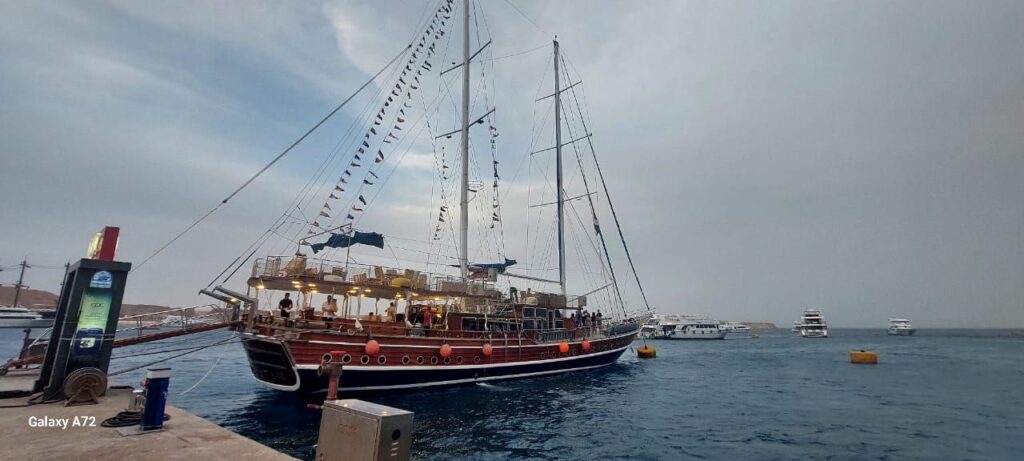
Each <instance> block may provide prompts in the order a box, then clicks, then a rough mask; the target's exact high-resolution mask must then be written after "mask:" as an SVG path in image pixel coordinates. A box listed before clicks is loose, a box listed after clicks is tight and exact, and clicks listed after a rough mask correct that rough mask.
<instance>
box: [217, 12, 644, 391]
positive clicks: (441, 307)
mask: <svg viewBox="0 0 1024 461" xmlns="http://www.w3.org/2000/svg"><path fill="white" fill-rule="evenodd" d="M461 10H462V11H461V13H462V23H463V24H462V25H463V32H464V40H463V43H462V45H463V46H462V62H461V64H459V65H457V66H455V67H453V69H454V68H458V67H460V66H461V67H462V69H463V72H462V101H461V103H462V104H461V109H462V114H461V127H460V128H459V129H457V130H454V131H452V132H450V133H446V134H442V135H439V136H437V137H436V138H435V139H438V138H442V137H451V136H452V135H454V134H460V135H461V172H460V173H461V184H460V186H459V191H460V193H459V235H458V236H459V245H458V247H457V250H458V265H457V266H456V265H452V266H451V267H452V268H453V269H454V267H458V274H457V275H456V274H445V273H428V272H426V271H421V270H414V269H412V268H386V267H383V266H380V265H362V264H357V263H355V262H353V261H352V260H351V258H349V257H348V254H347V251H349V249H350V248H351V247H352V246H353V245H360V244H361V245H369V246H376V247H379V248H383V238H384V236H383V235H381V234H377V233H373V232H360V231H356V230H355V222H354V221H355V220H354V216H353V214H352V213H357V212H358V213H361V212H362V211H363V210H364V209H365V207H366V205H367V200H366V199H365V198H364V195H362V194H360V193H358V192H356V194H358V199H357V201H356V203H355V205H354V206H353V207H352V209H351V210H352V211H348V210H346V211H344V212H343V213H348V216H347V218H346V220H345V222H344V223H343V224H342V225H340V226H337V227H334V228H330V227H329V226H322V225H321V224H320V223H319V222H317V221H314V222H313V223H312V226H311V228H310V230H309V233H308V235H307V236H306V237H304V238H303V239H302V241H301V242H300V245H301V246H300V251H299V252H298V253H297V254H296V255H293V256H267V257H262V258H258V259H256V260H255V262H254V264H253V267H252V271H251V273H250V274H249V277H248V280H247V286H248V290H247V292H246V293H244V294H243V293H237V292H234V291H232V290H228V289H225V288H223V287H220V286H218V287H216V288H215V289H214V290H215V291H217V292H220V295H217V294H216V293H214V292H211V291H206V290H204V293H207V294H210V295H212V296H220V298H224V297H225V296H227V297H229V298H230V300H231V301H233V302H243V303H244V304H245V305H246V306H247V309H246V313H245V315H244V316H243V319H242V322H241V324H240V325H241V326H240V327H239V330H240V334H241V337H242V339H243V344H244V347H245V351H246V353H247V356H248V360H249V364H250V367H251V370H252V373H253V376H255V378H256V379H257V380H258V381H259V382H261V383H263V384H265V385H266V386H269V387H271V388H274V389H278V390H282V391H300V392H303V393H317V392H322V391H324V390H325V389H326V387H327V378H326V377H325V376H321V373H320V367H321V365H322V363H323V361H324V360H325V357H328V356H329V357H331V358H332V360H337V361H340V362H341V363H342V364H343V370H344V372H343V375H342V378H341V380H340V388H341V391H342V392H346V391H348V392H358V391H393V390H398V389H410V388H423V387H432V386H444V385H456V384H465V383H476V382H489V381H496V380H506V379H514V378H527V377H534V376H542V375H548V374H554V373H563V372H576V371H583V370H589V369H594V368H598V367H604V366H607V365H610V364H612V363H614V362H616V360H617V359H618V358H619V357H620V356H621V355H622V353H623V352H625V351H626V349H627V348H628V347H629V346H630V344H631V343H632V342H633V340H634V339H635V338H636V336H637V332H638V324H637V323H636V322H634V321H632V320H631V319H627V318H626V314H625V309H624V307H623V305H622V296H621V293H620V291H619V285H618V282H617V281H616V280H615V279H614V272H611V282H609V283H607V284H605V285H604V286H601V287H599V288H597V289H595V290H592V291H591V292H589V293H587V295H591V294H593V293H595V292H598V291H600V290H607V291H611V290H614V296H611V295H609V296H607V297H606V298H607V299H611V300H612V301H613V302H614V304H616V305H604V306H599V305H591V306H590V308H591V309H600V308H601V307H603V308H604V310H605V312H609V313H613V312H618V313H621V315H619V318H618V319H616V320H611V319H610V318H611V316H609V318H608V319H602V318H601V317H597V316H594V317H590V316H584V315H583V311H584V310H585V309H587V308H588V298H587V295H576V296H574V295H567V294H566V257H565V252H566V251H565V248H566V243H565V225H564V222H565V211H564V208H565V207H564V206H565V204H566V202H567V200H569V199H566V198H565V197H564V196H563V195H564V189H563V184H562V182H563V171H562V147H563V146H564V145H567V144H570V143H572V142H575V141H579V140H582V139H587V140H588V141H589V136H585V137H581V138H579V139H577V140H575V141H570V142H568V143H563V142H562V134H561V131H562V121H561V116H562V107H561V99H562V93H563V92H564V91H566V90H568V89H569V88H571V87H572V86H574V85H575V84H573V85H569V86H568V87H566V88H563V87H562V85H561V83H560V80H559V75H560V72H561V69H559V65H560V56H559V51H558V42H557V40H556V41H555V42H554V75H555V77H554V93H553V94H552V95H551V96H553V97H554V113H555V129H554V131H555V146H554V147H553V148H551V149H544V150H554V151H555V164H556V185H555V189H556V193H557V200H556V202H555V203H554V205H556V214H557V248H558V272H559V279H558V280H546V279H543V278H539V277H533V276H527V275H522V274H515V273H513V272H512V271H511V270H510V269H509V267H510V266H512V265H514V264H516V261H514V260H511V259H507V258H503V259H504V262H501V263H492V264H477V263H471V262H470V258H469V210H470V195H469V194H470V193H471V192H474V191H473V189H474V187H473V186H472V184H471V182H470V181H469V177H470V163H469V159H470V149H469V130H470V128H471V127H473V126H474V125H477V124H482V123H483V121H484V120H485V118H486V117H487V116H488V115H490V114H492V113H493V112H494V110H493V109H491V111H490V112H488V113H487V114H485V115H484V116H483V117H480V118H478V119H475V120H471V119H470V115H469V112H470V72H469V68H470V63H471V60H472V59H473V57H474V56H476V55H477V54H479V53H480V51H477V53H475V54H473V55H471V54H470V33H469V31H470V8H469V1H468V0H465V1H464V2H463V4H462V8H461ZM454 12H455V7H454V6H453V0H443V1H442V2H440V7H439V8H438V9H437V10H436V12H435V14H434V17H433V20H432V21H431V22H430V24H429V25H426V26H424V30H423V34H422V35H421V37H420V38H419V42H418V44H417V45H415V47H413V46H412V45H410V47H409V48H408V50H407V51H408V54H406V55H405V56H406V57H407V58H408V61H407V64H406V65H405V68H404V70H403V71H402V72H401V73H400V74H397V73H396V74H395V78H394V80H393V82H394V83H395V85H394V87H393V89H392V90H391V95H390V96H388V97H387V99H386V101H385V102H384V104H383V107H381V110H380V111H379V112H378V113H377V116H376V117H375V119H374V120H372V122H373V124H372V125H370V127H369V128H368V131H367V133H366V136H365V138H364V139H365V140H363V141H362V143H361V144H360V145H359V147H358V150H357V151H356V152H355V156H354V160H353V161H352V162H351V163H350V168H347V169H346V170H345V172H344V173H343V174H342V176H341V177H340V179H339V183H338V184H337V185H336V186H335V188H334V190H332V191H331V194H330V199H332V200H333V199H337V198H338V196H339V195H341V194H343V193H345V192H346V190H347V189H346V186H348V185H350V184H353V183H354V181H355V180H354V179H352V181H353V183H350V182H349V180H350V178H353V175H352V174H351V171H350V170H351V169H357V168H364V164H368V165H369V167H368V168H370V169H369V170H368V171H369V173H368V175H367V176H366V179H364V180H363V183H362V185H358V186H356V187H358V188H362V187H370V186H373V184H374V179H376V178H377V174H375V173H374V172H373V171H374V170H373V169H372V168H373V166H374V165H375V164H379V163H381V161H382V160H384V157H385V153H384V151H383V150H377V152H376V156H374V155H373V151H374V150H375V149H373V148H371V144H370V142H371V140H373V139H378V138H379V137H383V133H384V132H385V131H387V130H386V129H382V130H381V132H380V134H378V132H377V130H378V129H379V128H378V127H385V126H387V123H383V121H385V120H396V121H397V122H398V123H402V122H404V118H405V116H406V110H407V109H411V107H412V106H411V105H409V104H407V103H406V102H405V101H406V100H407V99H411V95H412V93H411V90H412V89H415V88H417V84H418V83H419V82H420V79H419V76H420V75H422V74H423V73H424V72H430V71H431V70H434V69H433V68H432V65H431V64H430V63H429V61H427V58H429V57H431V56H433V54H434V49H435V48H434V47H435V43H436V41H437V39H439V38H440V37H442V36H443V35H444V29H443V27H444V26H445V25H446V24H447V22H446V21H447V20H448V19H450V18H451V17H452V16H453V15H454V14H455V13H454ZM432 39H433V40H432ZM414 43H416V42H414ZM487 44H490V42H487ZM487 44H485V45H483V47H481V50H482V49H483V48H485V47H486V46H487ZM449 70H452V69H449ZM446 72H447V71H446ZM384 88H387V87H384ZM385 91H387V90H385ZM403 96H408V97H409V98H403ZM542 99H543V98H542ZM581 116H582V113H581ZM395 127H396V129H397V128H400V125H395ZM584 129H585V127H584ZM493 130H494V128H493V126H492V131H493ZM389 138H393V139H398V137H397V136H395V135H394V134H393V133H389V134H388V137H384V138H383V140H382V141H381V143H382V144H381V145H384V144H383V143H389V142H390V141H391V140H392V139H389ZM364 157H365V158H366V160H365V161H364V160H363V158H364ZM371 159H372V160H373V162H374V163H372V164H371V163H370V160H371ZM595 162H596V158H595ZM497 163H498V162H497V161H496V160H495V161H494V164H495V183H494V184H495V188H497ZM445 168H447V167H445ZM602 182H603V178H602ZM588 188H589V186H588ZM359 190H362V189H359ZM605 192H606V193H607V188H605ZM349 193H350V194H352V192H351V191H349ZM353 195H355V194H353ZM590 195H591V194H590V193H589V190H588V194H587V195H586V196H587V197H588V198H589V197H590ZM353 198H355V197H353ZM576 198H580V197H576ZM590 203H591V213H592V217H593V219H594V230H595V233H597V234H598V236H599V237H600V241H601V245H602V246H603V247H604V254H603V255H601V254H600V253H598V254H599V257H603V258H604V259H602V260H601V264H602V265H603V264H604V263H605V261H607V263H608V264H609V265H610V264H611V258H610V256H609V254H608V250H607V245H605V244H604V237H603V235H600V228H599V226H598V225H597V213H596V212H594V211H593V201H591V202H590ZM324 207H325V208H324V210H323V211H321V214H320V216H323V217H326V218H331V214H332V213H335V212H336V210H335V208H337V207H335V208H331V207H330V201H328V202H327V203H325V204H324ZM494 208H495V212H494V217H493V219H494V221H495V222H497V221H498V220H499V216H498V212H497V208H498V205H497V200H495V205H494ZM446 211H447V209H446V207H445V206H441V214H440V216H439V220H440V222H445V221H444V219H443V218H444V216H446V214H444V213H445V212H446ZM613 212H614V210H613ZM492 227H493V223H492ZM438 229H440V226H439V227H438ZM328 234H330V235H329V236H328ZM620 236H621V230H620ZM325 237H326V238H327V240H326V241H324V242H320V243H313V244H311V243H309V242H312V241H314V240H318V239H322V238H325ZM624 243H625V242H624V241H623V244H624ZM307 245H308V246H309V247H310V249H312V250H313V251H314V252H317V251H322V250H323V249H325V248H333V249H344V250H345V252H346V254H345V255H344V256H345V257H344V258H343V259H341V260H329V259H326V258H324V259H313V258H310V257H307V256H306V255H305V254H303V253H302V249H303V248H304V247H305V246H307ZM254 252H255V250H254ZM627 255H628V250H627ZM250 256H251V255H250ZM243 263H244V260H243ZM239 267H240V266H239ZM634 275H635V271H634ZM499 277H519V278H522V279H526V280H530V281H532V282H536V283H547V284H550V285H552V286H555V285H557V286H558V289H557V290H550V292H545V291H534V290H533V289H530V290H525V291H516V290H515V289H514V288H510V289H509V290H508V291H505V290H502V289H499V284H498V279H499ZM637 281H638V282H639V280H637ZM268 292H298V293H299V295H300V296H299V299H296V300H295V302H296V303H298V304H299V306H298V307H299V308H298V309H296V310H295V311H294V312H293V313H292V314H291V315H289V316H288V317H282V316H281V315H279V314H280V312H277V311H276V310H260V306H259V299H260V296H261V294H266V293H268ZM314 295H331V296H333V297H336V298H338V299H340V300H341V305H340V307H339V309H338V310H337V311H333V310H331V309H328V310H327V311H326V312H320V313H314V311H313V310H312V309H309V308H307V306H308V305H309V299H310V297H311V296H314ZM239 300H241V301H239ZM370 300H373V301H372V302H373V304H374V305H376V304H377V302H378V301H380V300H385V301H386V302H387V303H388V305H389V308H388V311H387V315H386V317H385V316H380V315H375V314H369V315H364V314H363V303H367V304H369V303H370V302H371V301H370ZM271 307H274V306H265V309H266V308H271ZM367 310H369V309H368V308H367ZM583 319H586V320H583Z"/></svg>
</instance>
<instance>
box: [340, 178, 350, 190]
mask: <svg viewBox="0 0 1024 461" xmlns="http://www.w3.org/2000/svg"><path fill="white" fill-rule="evenodd" d="M341 183H342V184H348V180H347V179H345V178H341ZM342 190H345V189H342Z"/></svg>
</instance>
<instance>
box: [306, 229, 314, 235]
mask: <svg viewBox="0 0 1024 461" xmlns="http://www.w3.org/2000/svg"><path fill="white" fill-rule="evenodd" d="M315 233H316V231H314V230H313V229H310V230H308V231H306V235H313V234H315Z"/></svg>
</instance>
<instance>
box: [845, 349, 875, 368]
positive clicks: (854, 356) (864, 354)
mask: <svg viewBox="0 0 1024 461" xmlns="http://www.w3.org/2000/svg"><path fill="white" fill-rule="evenodd" d="M850 363H863V364H869V365H877V364H878V354H876V353H874V352H868V351H865V350H863V349H861V350H859V351H850Z"/></svg>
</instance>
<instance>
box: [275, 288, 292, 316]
mask: <svg viewBox="0 0 1024 461" xmlns="http://www.w3.org/2000/svg"><path fill="white" fill-rule="evenodd" d="M289 295H291V293H285V294H284V299H282V300H281V302H279V303H277V308H278V309H280V310H281V318H283V319H286V318H288V316H289V315H291V313H292V300H291V298H290V297H289Z"/></svg>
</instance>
